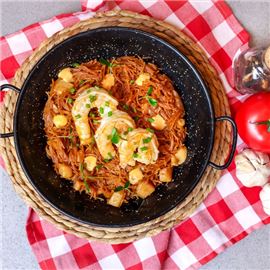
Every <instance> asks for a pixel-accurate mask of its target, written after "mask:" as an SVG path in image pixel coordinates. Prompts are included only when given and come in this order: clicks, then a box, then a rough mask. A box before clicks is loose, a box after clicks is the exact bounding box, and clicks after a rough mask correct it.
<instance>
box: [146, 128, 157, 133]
mask: <svg viewBox="0 0 270 270" xmlns="http://www.w3.org/2000/svg"><path fill="white" fill-rule="evenodd" d="M146 130H147V131H149V132H151V133H155V131H154V130H153V129H151V128H146Z"/></svg>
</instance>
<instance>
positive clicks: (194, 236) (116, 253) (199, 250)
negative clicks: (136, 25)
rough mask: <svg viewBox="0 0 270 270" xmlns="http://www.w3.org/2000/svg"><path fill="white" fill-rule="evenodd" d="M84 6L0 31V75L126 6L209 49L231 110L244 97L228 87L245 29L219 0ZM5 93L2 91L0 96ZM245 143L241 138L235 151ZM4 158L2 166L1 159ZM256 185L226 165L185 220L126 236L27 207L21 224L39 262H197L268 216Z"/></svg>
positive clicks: (63, 265) (92, 265) (6, 78)
mask: <svg viewBox="0 0 270 270" xmlns="http://www.w3.org/2000/svg"><path fill="white" fill-rule="evenodd" d="M81 2H82V9H83V12H78V13H73V14H63V15H58V16H56V17H53V18H51V19H49V20H47V21H43V22H39V23H36V24H33V25H31V26H29V27H26V28H24V29H22V30H21V31H19V32H16V33H14V34H10V35H7V36H5V37H2V38H1V40H0V46H1V56H0V57H1V59H0V60H1V72H0V76H1V77H0V80H1V81H0V83H1V84H4V83H7V82H10V81H11V79H12V77H13V76H14V73H15V71H16V70H17V68H19V66H20V65H21V64H22V63H23V61H24V60H25V58H26V57H27V56H29V55H30V54H31V53H32V51H33V50H34V49H35V48H36V47H37V46H38V45H39V44H40V43H41V42H42V41H43V40H44V39H46V38H47V37H50V36H51V35H53V34H54V33H55V32H57V31H59V30H62V29H63V28H64V27H67V26H70V25H73V24H74V23H76V22H78V21H81V20H84V19H87V18H90V17H92V16H93V15H94V13H95V12H96V11H105V10H110V9H113V8H116V9H128V10H131V11H136V12H139V13H142V14H146V15H149V16H153V17H154V18H157V19H160V20H165V21H167V22H170V23H171V24H174V25H176V26H177V27H178V28H179V29H181V30H182V31H184V32H185V33H186V34H188V35H189V36H191V37H192V38H193V40H194V41H196V42H197V43H198V44H199V45H200V46H201V47H202V48H203V49H204V50H205V52H206V53H207V55H208V57H209V59H210V61H211V63H212V64H213V65H214V67H215V68H216V70H217V71H218V74H219V77H220V78H221V80H222V82H223V85H224V87H225V89H226V92H227V94H228V97H229V102H230V104H231V108H232V110H233V112H234V111H235V110H236V109H237V107H238V105H239V104H240V102H241V99H243V98H244V97H243V96H240V95H239V94H238V93H237V92H236V91H235V90H234V89H233V81H232V59H233V57H234V55H235V53H236V52H237V50H238V49H239V48H241V47H242V48H246V47H248V40H249V35H248V33H247V32H246V31H245V29H243V27H242V26H241V25H240V23H239V22H238V21H237V19H236V18H235V17H234V15H233V13H232V11H231V10H230V8H229V7H228V6H227V4H226V3H224V2H223V1H190V2H189V1H165V0H161V1H157V0H148V1H145V0H141V1H103V0H89V1H87V0H82V1H81ZM2 100H3V94H2V96H0V101H2ZM243 147H244V144H243V143H242V141H241V140H240V139H239V140H238V148H237V149H238V151H239V150H240V149H242V148H243ZM1 164H2V165H3V166H4V164H3V161H2V162H1ZM259 192H260V188H258V187H255V188H246V187H244V186H243V185H242V184H241V183H240V182H239V181H238V179H237V178H236V176H235V164H234V163H232V165H231V166H230V167H229V169H228V170H225V171H224V173H223V176H222V178H221V179H220V181H219V182H218V184H217V186H216V188H215V189H214V190H213V191H212V192H211V194H210V195H209V196H208V197H207V199H206V200H205V201H204V202H203V203H202V204H201V205H200V207H199V208H198V209H197V210H196V212H195V213H194V214H193V215H192V216H191V217H190V218H188V219H187V220H185V221H184V222H182V223H181V224H179V225H177V226H176V227H174V228H173V229H171V230H168V231H165V232H162V233H160V234H158V235H157V236H155V237H151V238H144V239H142V240H139V241H135V242H133V243H129V244H120V245H109V244H102V243H97V242H89V241H87V240H84V239H80V238H78V237H76V236H74V235H72V234H67V233H64V232H63V231H60V230H58V229H56V228H55V227H54V226H53V225H51V224H50V223H48V222H47V221H45V220H43V219H41V218H40V217H38V216H37V214H36V213H35V212H34V211H33V210H31V209H30V211H29V216H28V219H27V225H26V231H27V236H28V239H29V243H30V245H31V247H32V250H33V252H34V254H35V256H36V258H37V260H38V263H39V265H40V267H41V268H42V269H46V270H51V269H61V270H62V269H63V270H66V269H72V270H76V269H130V270H131V269H146V270H152V269H153V270H158V269H168V270H173V269H197V268H199V267H200V266H201V265H203V264H205V263H207V262H208V261H209V260H211V259H213V258H214V257H215V256H216V255H217V254H219V253H220V252H222V251H223V250H224V249H225V248H226V247H229V246H231V245H233V244H234V243H235V242H237V241H239V240H241V239H242V238H244V237H245V236H247V235H248V234H249V233H250V232H252V231H253V230H255V229H257V228H259V227H261V226H262V225H263V224H268V223H270V217H269V216H267V215H266V214H265V213H264V211H263V208H262V204H261V202H260V200H259Z"/></svg>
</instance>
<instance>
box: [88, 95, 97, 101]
mask: <svg viewBox="0 0 270 270" xmlns="http://www.w3.org/2000/svg"><path fill="white" fill-rule="evenodd" d="M96 99H97V96H93V95H90V96H89V100H90V102H94V101H95V100H96Z"/></svg>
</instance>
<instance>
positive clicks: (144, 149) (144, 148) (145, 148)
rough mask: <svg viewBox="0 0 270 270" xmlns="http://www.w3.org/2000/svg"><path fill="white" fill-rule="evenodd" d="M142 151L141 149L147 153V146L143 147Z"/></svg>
mask: <svg viewBox="0 0 270 270" xmlns="http://www.w3.org/2000/svg"><path fill="white" fill-rule="evenodd" d="M140 149H141V151H146V150H147V149H148V148H147V147H146V146H143V147H141V148H140Z"/></svg>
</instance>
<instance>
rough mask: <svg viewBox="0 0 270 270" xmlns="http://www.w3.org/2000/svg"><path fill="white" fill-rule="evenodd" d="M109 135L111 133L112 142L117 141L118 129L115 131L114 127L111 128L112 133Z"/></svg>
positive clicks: (118, 138)
mask: <svg viewBox="0 0 270 270" xmlns="http://www.w3.org/2000/svg"><path fill="white" fill-rule="evenodd" d="M111 135H112V137H111V142H112V143H114V144H117V143H119V140H120V137H119V134H118V131H117V129H116V128H113V129H112V134H111Z"/></svg>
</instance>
